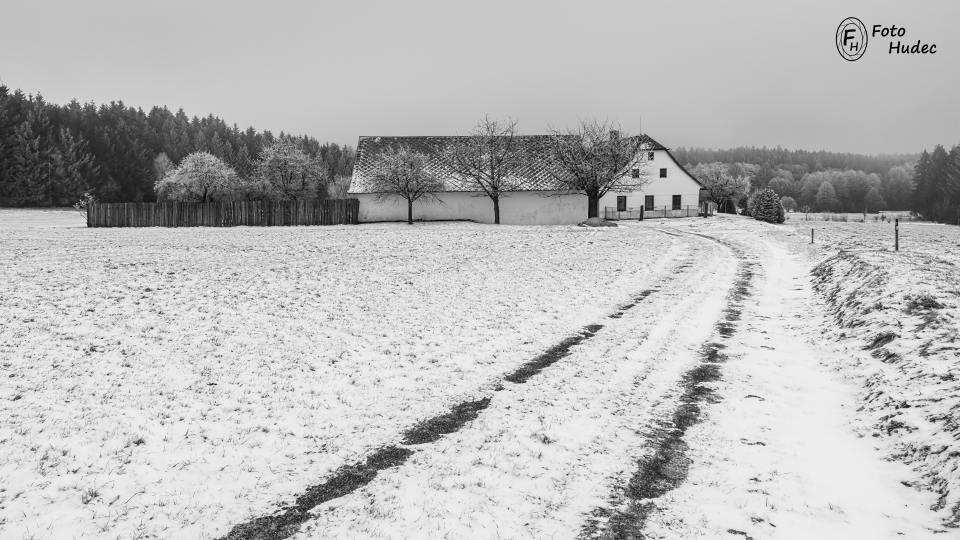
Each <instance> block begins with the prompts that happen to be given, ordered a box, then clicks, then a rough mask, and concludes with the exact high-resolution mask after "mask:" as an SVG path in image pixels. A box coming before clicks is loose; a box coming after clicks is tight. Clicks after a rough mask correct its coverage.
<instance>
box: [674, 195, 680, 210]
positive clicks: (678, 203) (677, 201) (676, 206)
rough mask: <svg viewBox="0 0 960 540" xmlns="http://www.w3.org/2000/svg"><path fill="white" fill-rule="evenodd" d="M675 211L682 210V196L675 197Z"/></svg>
mask: <svg viewBox="0 0 960 540" xmlns="http://www.w3.org/2000/svg"><path fill="white" fill-rule="evenodd" d="M673 209H674V210H680V195H674V196H673Z"/></svg>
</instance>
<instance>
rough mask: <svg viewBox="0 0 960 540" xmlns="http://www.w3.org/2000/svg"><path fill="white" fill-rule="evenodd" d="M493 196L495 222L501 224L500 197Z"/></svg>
mask: <svg viewBox="0 0 960 540" xmlns="http://www.w3.org/2000/svg"><path fill="white" fill-rule="evenodd" d="M492 198H493V223H494V224H496V225H499V224H500V197H492Z"/></svg>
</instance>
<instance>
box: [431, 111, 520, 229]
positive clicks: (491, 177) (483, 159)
mask: <svg viewBox="0 0 960 540" xmlns="http://www.w3.org/2000/svg"><path fill="white" fill-rule="evenodd" d="M516 131H517V123H516V121H514V120H507V121H505V122H498V121H496V120H491V119H490V118H489V117H486V118H484V119H483V120H482V121H480V122H479V123H478V124H477V126H476V127H475V128H474V129H473V132H472V133H471V134H470V135H469V136H466V137H459V138H457V139H456V140H455V141H454V142H452V143H450V144H449V145H448V146H447V148H446V149H445V150H444V161H445V162H446V165H447V167H449V168H450V170H451V171H452V172H453V173H454V174H455V175H457V176H458V177H460V179H462V180H463V181H465V182H466V183H467V184H468V185H469V186H470V187H472V188H474V189H475V190H476V191H482V192H483V193H484V194H485V195H486V196H487V197H489V198H490V200H491V201H493V222H494V223H497V224H499V223H500V199H501V198H503V197H505V196H506V193H507V192H510V191H517V190H519V189H520V188H521V183H520V178H519V176H518V172H519V170H520V168H521V167H522V166H523V165H524V162H525V155H524V148H523V145H522V144H521V141H520V138H519V136H518V135H517V133H516Z"/></svg>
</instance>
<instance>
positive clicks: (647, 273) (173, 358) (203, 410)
mask: <svg viewBox="0 0 960 540" xmlns="http://www.w3.org/2000/svg"><path fill="white" fill-rule="evenodd" d="M0 216H2V221H0V244H2V251H3V253H4V257H5V261H4V264H3V266H2V267H0V306H2V307H0V309H2V314H0V317H2V320H3V325H2V327H0V358H2V360H0V371H2V373H3V378H2V381H3V382H2V385H0V448H2V451H0V486H2V487H0V527H2V528H3V530H4V531H5V532H4V536H5V535H7V534H9V535H11V536H13V537H21V536H28V535H35V536H36V537H37V538H44V537H46V538H62V537H65V536H67V537H69V536H77V537H91V536H98V535H102V536H109V537H131V536H136V535H138V534H144V535H156V536H160V537H169V536H180V537H201V538H202V537H210V536H217V535H220V534H223V533H225V532H227V530H228V529H229V526H230V525H232V524H233V523H235V522H238V521H241V520H243V519H245V518H248V517H250V516H252V515H255V514H258V513H262V512H265V511H267V510H269V509H270V508H271V507H272V505H276V504H278V503H282V502H283V501H285V500H286V499H289V498H290V497H291V496H292V495H294V494H296V493H298V492H300V491H302V490H303V489H304V488H305V487H306V486H308V485H310V484H312V483H316V481H318V480H319V479H322V478H323V477H324V475H326V474H327V473H329V472H330V471H332V470H333V469H335V468H336V467H339V466H341V465H343V464H345V463H350V462H353V461H356V460H357V459H359V458H360V457H362V456H364V455H366V454H368V453H369V452H370V451H371V450H372V449H374V448H377V447H380V446H383V445H385V444H387V443H390V442H393V441H395V440H396V439H397V438H398V437H399V434H400V433H401V432H402V430H403V429H404V428H407V427H409V426H410V425H412V424H414V423H415V422H416V421H418V420H421V419H423V418H426V417H430V416H433V415H435V414H437V413H438V412H441V411H444V410H446V409H447V408H448V407H449V406H450V405H451V404H452V403H456V402H459V401H461V400H463V399H466V398H470V397H472V396H475V395H478V394H481V393H483V392H484V391H485V389H487V388H489V387H491V386H493V385H496V384H499V383H500V381H501V379H502V376H503V374H504V373H506V372H509V371H510V370H511V369H514V368H516V367H517V366H518V365H520V364H522V363H524V362H525V361H527V360H529V359H530V358H531V357H533V356H535V355H536V353H538V352H540V351H542V350H543V349H546V348H547V347H549V346H550V345H552V344H554V343H555V342H557V341H560V340H561V339H563V338H564V337H566V336H568V335H570V334H571V333H574V332H576V331H577V330H579V329H580V328H581V327H583V326H584V325H586V324H589V323H592V322H594V321H595V320H597V319H600V318H602V317H603V316H604V315H606V314H607V313H608V312H610V311H612V310H613V309H614V308H615V307H616V306H617V305H618V304H620V303H623V302H625V301H627V300H629V299H630V298H631V297H632V296H633V295H634V294H636V293H637V292H639V291H641V290H642V289H644V288H646V287H648V286H649V285H650V284H651V283H652V282H653V281H655V280H657V279H659V278H661V277H663V275H664V274H665V273H666V272H668V271H669V270H670V269H671V267H672V265H674V264H675V261H676V259H678V258H680V257H682V256H684V255H685V253H684V250H685V249H687V247H688V246H686V245H685V244H682V243H680V242H677V241H675V240H674V239H672V238H671V237H669V236H666V235H663V234H655V233H645V234H638V233H637V232H636V231H634V230H630V229H625V228H618V229H583V228H579V227H551V228H541V227H506V226H504V227H499V228H492V227H486V226H478V225H471V224H435V225H426V226H415V227H413V228H411V227H407V226H405V225H381V226H362V227H316V228H236V229H155V228H150V229H86V228H83V227H82V221H80V218H79V216H78V215H77V214H75V213H69V212H66V213H65V212H59V213H57V212H54V213H52V214H51V213H47V212H41V213H36V212H30V211H2V212H0ZM51 225H59V226H51ZM686 255H690V254H686ZM601 283H602V284H603V286H597V285H596V284H601Z"/></svg>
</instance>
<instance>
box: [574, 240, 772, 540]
mask: <svg viewBox="0 0 960 540" xmlns="http://www.w3.org/2000/svg"><path fill="white" fill-rule="evenodd" d="M657 230H660V229H657ZM660 231H661V232H664V233H666V234H670V235H672V236H682V235H681V234H679V233H676V232H668V231H664V230H660ZM686 234H690V235H694V236H699V237H701V238H705V239H708V240H710V241H712V242H715V243H717V244H720V245H722V246H724V247H726V248H727V249H729V250H730V251H731V252H732V253H733V254H734V255H735V256H736V257H737V259H738V263H737V274H736V277H735V280H734V282H733V285H732V287H731V289H730V292H729V293H728V294H727V306H726V307H725V308H724V309H723V317H722V318H721V320H719V321H718V322H717V323H716V324H715V330H716V333H717V334H718V337H719V339H720V340H727V339H729V338H730V337H732V336H733V335H734V334H735V333H736V331H737V322H738V321H739V320H740V315H741V313H742V311H743V302H744V300H745V299H746V298H747V297H748V296H750V287H751V285H752V283H753V279H754V277H755V275H756V273H757V266H759V264H758V263H757V262H755V261H752V260H750V259H748V257H747V254H746V253H745V251H744V250H743V249H742V248H741V247H740V246H738V245H736V244H735V243H733V242H730V241H728V240H725V239H720V238H715V237H712V236H709V235H705V234H700V233H693V232H687V233H686ZM725 347H726V346H725V345H724V344H723V343H721V342H718V341H716V340H711V341H709V342H707V343H706V344H704V346H703V349H702V351H701V354H700V357H701V361H700V363H699V364H698V365H696V366H695V367H693V368H691V369H690V370H688V371H687V372H686V373H684V375H683V377H682V378H681V380H680V388H681V389H682V390H681V394H680V397H679V405H678V406H677V408H676V409H675V410H674V412H673V414H672V415H671V417H670V418H669V419H668V420H666V421H664V422H663V425H662V426H661V427H660V428H658V429H657V430H656V431H655V432H654V433H653V435H652V436H651V446H653V448H654V449H655V450H654V453H653V455H652V456H650V457H648V458H644V459H641V460H640V461H639V462H638V465H637V471H636V472H635V473H634V474H633V476H632V477H631V479H630V480H629V481H628V483H627V485H626V486H623V487H621V488H619V489H618V492H617V493H615V494H614V495H612V496H611V507H613V508H612V509H611V508H603V507H601V508H596V509H594V510H593V511H591V512H590V513H589V514H588V515H587V516H586V518H585V524H584V526H583V527H582V528H581V530H580V534H579V538H581V539H594V538H643V537H644V535H643V532H642V531H643V527H644V523H645V521H646V517H647V515H648V514H649V512H650V511H651V510H653V509H654V508H655V504H656V503H655V502H654V501H653V499H656V498H658V497H661V496H662V495H664V494H666V493H667V492H668V491H670V490H672V489H674V488H675V487H677V486H678V485H680V484H681V483H683V481H684V480H685V479H686V476H687V471H688V469H689V466H690V459H689V458H688V457H687V456H686V451H687V449H688V446H687V444H686V442H685V441H684V440H683V437H684V435H685V433H686V431H687V429H688V428H689V427H690V426H692V425H694V424H696V423H697V422H699V421H700V419H701V418H702V414H703V406H704V405H705V404H706V403H710V402H714V403H715V402H716V401H717V400H718V399H719V398H718V397H717V396H716V394H715V392H714V391H713V389H712V388H710V387H708V386H705V383H709V382H713V381H717V380H719V379H720V375H721V369H720V368H721V365H722V364H723V363H724V362H726V360H727V356H726V355H725V354H724V353H723V352H722V351H723V349H724V348H725Z"/></svg>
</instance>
